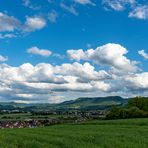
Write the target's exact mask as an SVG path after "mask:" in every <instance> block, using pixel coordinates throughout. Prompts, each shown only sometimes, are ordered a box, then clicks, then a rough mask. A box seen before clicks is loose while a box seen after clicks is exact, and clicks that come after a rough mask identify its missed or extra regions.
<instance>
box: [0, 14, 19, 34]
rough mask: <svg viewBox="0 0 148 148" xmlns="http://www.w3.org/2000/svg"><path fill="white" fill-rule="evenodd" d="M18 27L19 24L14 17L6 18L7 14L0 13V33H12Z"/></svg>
mask: <svg viewBox="0 0 148 148" xmlns="http://www.w3.org/2000/svg"><path fill="white" fill-rule="evenodd" d="M19 26H20V22H19V20H18V19H16V18H15V17H14V16H8V15H7V14H5V13H2V12H0V32H4V31H8V32H12V31H14V30H16V29H18V28H19Z"/></svg>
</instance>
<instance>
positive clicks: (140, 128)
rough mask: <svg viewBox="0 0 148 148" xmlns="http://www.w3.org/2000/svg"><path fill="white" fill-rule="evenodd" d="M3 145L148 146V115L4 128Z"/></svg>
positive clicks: (27, 147)
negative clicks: (147, 116)
mask: <svg viewBox="0 0 148 148" xmlns="http://www.w3.org/2000/svg"><path fill="white" fill-rule="evenodd" d="M0 148H148V119H128V120H112V121H91V122H87V123H81V124H75V125H73V124H63V125H55V126H50V127H44V128H36V129H1V130H0Z"/></svg>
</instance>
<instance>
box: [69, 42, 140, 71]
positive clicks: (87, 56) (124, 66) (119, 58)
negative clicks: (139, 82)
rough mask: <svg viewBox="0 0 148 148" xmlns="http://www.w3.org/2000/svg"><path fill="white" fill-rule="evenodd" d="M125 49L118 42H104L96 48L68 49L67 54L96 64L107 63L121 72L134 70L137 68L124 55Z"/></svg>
mask: <svg viewBox="0 0 148 148" xmlns="http://www.w3.org/2000/svg"><path fill="white" fill-rule="evenodd" d="M127 53H128V51H127V49H126V48H124V47H123V46H121V45H119V44H112V43H109V44H106V45H103V46H100V47H97V48H96V49H88V50H87V51H83V50H82V49H79V50H68V51H67V54H68V56H69V57H70V58H71V59H74V60H77V61H80V60H85V61H91V62H93V63H95V64H98V65H108V66H110V67H113V68H115V69H117V70H120V71H123V72H135V71H136V70H137V69H138V68H137V66H136V64H137V63H136V62H135V61H130V60H129V59H128V58H126V57H125V55H126V54H127Z"/></svg>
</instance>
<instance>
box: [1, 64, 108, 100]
mask: <svg viewBox="0 0 148 148" xmlns="http://www.w3.org/2000/svg"><path fill="white" fill-rule="evenodd" d="M64 68H65V69H64ZM106 78H107V79H108V74H107V72H105V71H95V69H94V67H93V66H91V65H90V64H88V63H84V64H83V65H82V64H79V63H73V64H66V63H65V64H63V65H60V66H53V65H51V64H46V63H41V64H38V65H36V66H33V65H31V64H29V63H25V64H23V65H21V66H19V67H12V66H9V65H6V64H0V82H1V83H0V96H1V97H3V98H5V97H6V98H10V99H12V100H16V98H17V100H21V101H23V100H25V101H33V100H36V101H47V100H49V102H50V99H51V98H53V96H52V95H53V93H62V92H82V93H87V92H94V91H99V90H100V91H108V90H109V89H110V84H107V83H106V82H104V81H103V80H104V79H106ZM82 79H85V81H86V80H87V81H86V82H85V81H83V82H81V81H80V80H82ZM58 96H60V95H58ZM41 98H42V99H43V100H38V99H41ZM52 101H53V100H52Z"/></svg>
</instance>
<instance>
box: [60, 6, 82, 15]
mask: <svg viewBox="0 0 148 148" xmlns="http://www.w3.org/2000/svg"><path fill="white" fill-rule="evenodd" d="M60 6H61V8H63V9H65V10H66V11H68V12H70V13H72V14H74V15H78V14H79V13H78V12H77V11H76V9H75V7H74V6H73V5H70V6H68V5H66V4H64V3H61V4H60Z"/></svg>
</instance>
